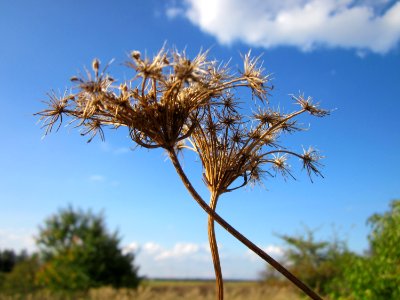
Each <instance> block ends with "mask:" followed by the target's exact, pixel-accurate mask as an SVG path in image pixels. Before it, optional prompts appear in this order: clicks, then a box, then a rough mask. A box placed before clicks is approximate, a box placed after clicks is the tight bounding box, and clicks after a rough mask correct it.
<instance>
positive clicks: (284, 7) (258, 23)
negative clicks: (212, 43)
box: [166, 0, 400, 54]
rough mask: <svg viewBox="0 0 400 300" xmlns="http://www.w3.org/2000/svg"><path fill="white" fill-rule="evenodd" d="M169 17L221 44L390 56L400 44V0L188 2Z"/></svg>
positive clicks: (194, 0) (234, 0) (170, 10)
mask: <svg viewBox="0 0 400 300" xmlns="http://www.w3.org/2000/svg"><path fill="white" fill-rule="evenodd" d="M166 14H167V16H169V17H170V18H174V17H177V16H183V17H184V18H187V19H188V20H190V21H191V22H192V23H193V24H194V25H196V26H198V27H199V28H200V29H201V30H202V31H204V32H206V33H209V34H211V35H213V36H215V37H216V39H217V40H218V41H219V42H220V43H221V44H226V45H229V44H232V43H233V42H236V41H241V42H243V43H245V44H247V45H249V46H259V47H265V48H271V47H276V46H294V47H297V48H300V49H301V50H303V51H310V50H313V49H315V48H317V47H328V48H334V47H339V48H346V49H355V50H357V51H358V52H357V53H363V51H372V52H375V53H381V54H384V53H387V52H388V51H390V50H392V49H394V48H395V47H396V46H397V45H398V43H399V40H400V1H387V0H377V1H370V0H361V1H360V0H358V1H356V0H280V1H276V0H264V1H260V0H247V1H241V0H185V1H184V5H181V6H178V5H172V6H170V7H169V8H168V9H167V11H166Z"/></svg>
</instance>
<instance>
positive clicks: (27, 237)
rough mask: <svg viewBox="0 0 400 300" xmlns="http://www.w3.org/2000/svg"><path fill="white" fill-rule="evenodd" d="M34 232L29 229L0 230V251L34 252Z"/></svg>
mask: <svg viewBox="0 0 400 300" xmlns="http://www.w3.org/2000/svg"><path fill="white" fill-rule="evenodd" d="M33 235H34V232H33V230H31V229H24V228H19V229H0V249H14V250H17V251H19V250H22V249H25V250H28V251H29V252H32V251H34V250H35V249H36V248H35V240H34V238H33Z"/></svg>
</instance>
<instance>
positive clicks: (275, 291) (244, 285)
mask: <svg viewBox="0 0 400 300" xmlns="http://www.w3.org/2000/svg"><path fill="white" fill-rule="evenodd" d="M16 299H21V300H22V299H27V300H28V299H29V300H39V299H40V300H61V299H62V300H64V299H71V300H72V299H74V300H75V299H76V300H78V299H82V300H86V299H87V300H109V299H113V300H133V299H135V300H153V299H160V300H183V299H188V300H214V299H215V286H214V282H213V281H175V280H146V281H144V282H143V284H142V285H141V286H140V287H139V289H138V290H137V291H134V292H132V291H128V290H125V289H121V290H115V289H112V288H108V287H104V288H99V289H94V290H91V291H90V292H89V293H88V294H87V295H81V296H77V295H73V296H66V295H64V296H56V295H50V294H48V293H46V292H40V293H38V294H36V295H27V296H22V297H18V296H17V295H15V296H1V295H0V300H16ZM225 299H226V300H242V299H243V300H266V299H268V300H300V299H301V297H300V296H299V294H298V293H296V291H295V290H294V289H292V288H289V287H285V286H269V285H266V284H262V283H258V282H247V281H243V282H242V281H228V282H226V283H225Z"/></svg>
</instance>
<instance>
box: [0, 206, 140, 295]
mask: <svg viewBox="0 0 400 300" xmlns="http://www.w3.org/2000/svg"><path fill="white" fill-rule="evenodd" d="M35 240H36V245H37V248H38V251H37V253H34V254H31V255H28V254H27V252H26V251H22V252H21V253H19V254H18V253H16V252H15V251H13V250H9V249H5V250H1V251H0V291H2V292H10V293H30V292H34V291H36V290H39V289H48V290H51V291H55V292H75V291H87V290H89V289H90V288H96V287H101V286H112V287H114V288H122V287H124V288H136V287H137V286H138V285H139V282H140V280H141V278H140V276H139V275H138V267H137V266H136V265H135V264H134V254H133V253H124V252H123V251H122V248H121V246H120V237H119V236H118V234H117V232H113V233H111V232H109V231H108V230H107V228H106V225H105V222H104V217H103V216H102V215H101V214H94V213H92V212H90V211H87V212H85V211H82V210H75V209H73V208H72V207H71V206H70V207H67V208H65V209H61V210H60V211H59V212H58V213H57V214H55V215H53V216H51V217H49V218H48V219H46V220H45V222H44V225H43V226H42V227H40V228H39V234H38V236H37V237H36V238H35Z"/></svg>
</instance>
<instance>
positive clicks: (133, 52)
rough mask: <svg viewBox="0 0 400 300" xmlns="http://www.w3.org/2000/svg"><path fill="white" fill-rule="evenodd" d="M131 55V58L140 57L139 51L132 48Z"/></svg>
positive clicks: (136, 58)
mask: <svg viewBox="0 0 400 300" xmlns="http://www.w3.org/2000/svg"><path fill="white" fill-rule="evenodd" d="M131 56H132V58H133V59H135V60H138V59H140V52H139V51H136V50H134V51H132V52H131Z"/></svg>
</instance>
